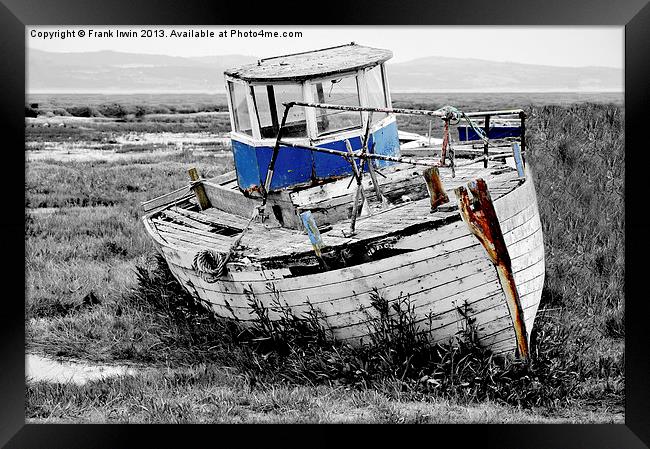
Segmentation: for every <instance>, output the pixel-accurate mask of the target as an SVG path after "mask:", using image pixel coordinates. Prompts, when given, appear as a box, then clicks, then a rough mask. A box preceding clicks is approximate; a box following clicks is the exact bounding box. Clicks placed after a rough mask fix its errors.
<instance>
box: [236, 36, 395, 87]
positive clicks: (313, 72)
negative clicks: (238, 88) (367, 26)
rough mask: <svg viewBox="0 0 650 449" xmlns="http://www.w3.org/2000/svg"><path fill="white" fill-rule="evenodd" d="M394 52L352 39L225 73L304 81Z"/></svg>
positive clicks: (383, 58)
mask: <svg viewBox="0 0 650 449" xmlns="http://www.w3.org/2000/svg"><path fill="white" fill-rule="evenodd" d="M392 56H393V52H391V51H390V50H384V49H382V48H373V47H365V46H363V45H357V44H355V43H354V42H352V43H350V44H346V45H340V46H338V47H330V48H323V49H320V50H314V51H308V52H303V53H295V54H291V55H284V56H275V57H272V58H265V59H260V60H259V61H258V62H257V63H255V64H248V65H245V66H241V67H238V68H233V69H228V70H226V71H225V72H224V73H225V74H226V75H229V76H232V77H233V78H239V79H242V80H244V81H266V82H274V81H304V80H307V79H311V78H320V77H323V76H330V75H336V74H337V73H343V72H349V71H353V70H359V69H362V68H365V67H372V66H374V65H377V64H380V63H382V62H384V61H387V60H388V59H390V58H392Z"/></svg>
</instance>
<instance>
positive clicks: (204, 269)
mask: <svg viewBox="0 0 650 449" xmlns="http://www.w3.org/2000/svg"><path fill="white" fill-rule="evenodd" d="M258 213H259V210H258V209H257V208H255V209H254V210H253V213H252V215H251V218H250V219H249V220H248V223H246V226H245V227H244V229H242V231H241V233H240V234H239V235H238V236H237V238H236V239H235V241H234V242H233V243H232V244H231V245H230V248H228V251H227V252H225V253H224V252H219V251H213V250H211V249H204V250H201V251H199V252H197V253H196V254H195V255H194V259H193V260H192V268H193V269H194V270H195V271H196V272H197V273H198V275H199V276H200V277H201V279H203V280H204V281H205V282H208V283H210V284H213V283H215V282H217V281H218V280H219V278H220V277H221V276H223V275H225V274H226V264H227V263H228V261H229V260H230V258H231V257H232V255H233V254H234V253H235V250H236V249H237V247H238V246H239V242H241V239H242V238H243V237H244V234H246V231H248V229H249V228H250V225H251V223H252V222H253V220H254V219H255V217H256V216H257V215H258Z"/></svg>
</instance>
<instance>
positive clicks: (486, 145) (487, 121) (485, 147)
mask: <svg viewBox="0 0 650 449" xmlns="http://www.w3.org/2000/svg"><path fill="white" fill-rule="evenodd" d="M483 130H484V131H485V143H484V144H483V168H487V166H488V154H489V147H490V143H489V142H490V137H489V132H490V116H489V115H486V116H485V123H484V124H483ZM468 131H469V129H468Z"/></svg>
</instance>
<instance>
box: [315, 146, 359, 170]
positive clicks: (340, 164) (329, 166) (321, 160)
mask: <svg viewBox="0 0 650 449" xmlns="http://www.w3.org/2000/svg"><path fill="white" fill-rule="evenodd" d="M349 140H350V145H351V146H352V150H354V151H356V150H359V149H360V148H361V137H352V138H350V139H349ZM318 146H319V147H320V148H328V149H330V150H337V151H343V152H346V153H347V151H348V147H347V146H346V145H345V140H336V141H334V142H328V143H325V144H323V145H318ZM314 172H315V174H316V178H317V179H325V178H329V177H331V176H345V175H349V174H351V173H352V166H351V165H350V163H349V162H348V161H347V160H345V159H344V158H342V157H341V156H336V155H334V154H325V153H314Z"/></svg>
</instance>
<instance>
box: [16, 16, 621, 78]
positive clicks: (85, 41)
mask: <svg viewBox="0 0 650 449" xmlns="http://www.w3.org/2000/svg"><path fill="white" fill-rule="evenodd" d="M89 29H93V30H95V31H105V30H113V32H115V30H118V29H119V30H134V31H136V32H138V34H140V33H139V30H142V29H147V30H152V32H153V30H160V29H164V30H165V37H150V38H147V37H137V38H126V37H125V38H118V37H113V38H110V37H92V36H91V37H89V36H88V30H89ZM65 30H69V31H76V32H78V31H79V30H84V32H85V36H84V37H79V36H78V35H75V37H66V38H65V39H62V38H60V37H54V38H43V37H32V34H34V33H39V32H40V33H41V34H43V32H45V31H47V32H56V31H65ZM171 30H177V31H189V30H194V31H195V32H198V31H200V30H212V31H214V32H215V33H217V34H218V33H219V32H220V31H226V32H227V34H228V37H226V38H219V37H214V38H189V37H187V38H182V37H169V33H170V32H171ZM231 30H240V31H248V30H253V31H259V30H264V31H279V32H280V33H282V32H285V31H287V32H295V31H300V32H302V37H297V38H288V37H285V38H283V37H280V38H260V37H255V38H246V37H231V36H230V31H231ZM623 32H624V28H623V27H621V26H602V27H593V26H589V27H587V26H573V27H557V26H537V27H497V26H472V27H459V26H446V27H444V26H426V27H425V26H418V27H415V26H402V27H388V26H382V27H378V26H354V27H324V26H318V27H316V26H314V27H304V26H296V27H291V26H281V27H274V26H244V27H241V26H224V25H220V26H208V27H205V26H200V25H189V26H173V27H169V26H165V27H154V26H121V27H118V26H106V27H101V26H66V27H61V26H47V27H45V26H37V27H27V29H26V34H27V47H28V48H36V49H39V50H47V51H56V52H82V51H96V50H114V51H122V52H131V53H150V54H164V55H171V56H207V55H225V54H241V55H250V56H255V57H268V56H274V55H278V54H286V53H294V52H299V51H306V50H313V49H315V48H322V47H330V46H333V45H340V44H343V43H348V42H351V41H354V42H356V43H358V44H362V45H368V46H374V47H381V48H388V49H390V50H392V51H393V55H394V57H393V59H392V61H393V62H404V61H408V60H412V59H416V58H420V57H425V56H450V57H460V58H478V59H488V60H493V61H510V62H520V63H529V64H543V65H555V66H566V67H582V66H601V67H614V68H623V67H624V61H623V55H624V47H623V45H624V41H623V37H624V33H623Z"/></svg>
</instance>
